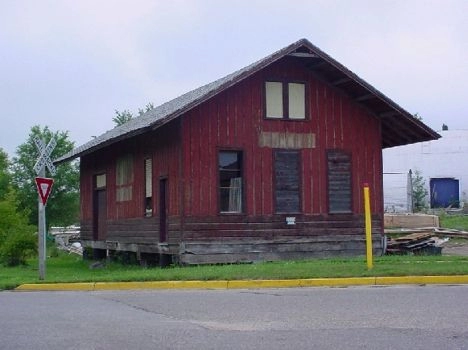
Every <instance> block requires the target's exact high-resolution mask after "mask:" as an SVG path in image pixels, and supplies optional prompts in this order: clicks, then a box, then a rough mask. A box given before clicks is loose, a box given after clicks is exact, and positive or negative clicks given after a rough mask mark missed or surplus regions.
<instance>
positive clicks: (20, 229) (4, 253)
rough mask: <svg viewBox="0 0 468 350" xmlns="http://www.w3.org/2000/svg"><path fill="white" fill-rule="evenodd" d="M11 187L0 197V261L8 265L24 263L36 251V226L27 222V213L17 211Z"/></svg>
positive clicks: (15, 199)
mask: <svg viewBox="0 0 468 350" xmlns="http://www.w3.org/2000/svg"><path fill="white" fill-rule="evenodd" d="M18 205H19V203H18V201H17V198H16V194H15V192H14V191H13V189H11V188H10V189H9V190H8V192H7V193H6V194H5V196H4V197H3V198H2V199H0V218H1V219H0V262H1V263H2V264H4V265H8V266H16V265H20V264H25V263H26V258H27V257H29V256H33V255H35V254H36V252H37V236H35V235H34V232H35V231H36V228H35V227H34V226H31V225H29V224H28V213H27V212H26V211H18Z"/></svg>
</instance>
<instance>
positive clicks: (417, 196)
mask: <svg viewBox="0 0 468 350" xmlns="http://www.w3.org/2000/svg"><path fill="white" fill-rule="evenodd" d="M412 187H413V209H414V210H415V211H417V212H418V211H423V210H424V209H426V208H427V195H428V192H427V189H426V181H425V180H424V177H423V176H422V174H421V172H420V171H419V170H416V171H415V172H414V173H413V177H412Z"/></svg>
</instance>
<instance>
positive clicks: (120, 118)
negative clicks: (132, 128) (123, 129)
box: [112, 102, 154, 127]
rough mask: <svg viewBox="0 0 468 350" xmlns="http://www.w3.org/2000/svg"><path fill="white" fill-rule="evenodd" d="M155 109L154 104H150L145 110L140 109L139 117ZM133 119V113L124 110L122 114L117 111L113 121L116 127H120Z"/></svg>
mask: <svg viewBox="0 0 468 350" xmlns="http://www.w3.org/2000/svg"><path fill="white" fill-rule="evenodd" d="M153 108H154V105H153V103H152V102H148V103H147V104H146V106H145V108H138V116H141V115H143V114H145V113H146V112H149V111H151V110H152V109H153ZM131 119H133V113H132V112H130V111H129V110H128V109H124V110H123V111H122V112H120V111H119V110H117V109H116V110H115V117H114V118H112V121H113V122H114V123H115V126H116V127H117V126H120V125H123V124H125V123H126V122H128V121H129V120H131Z"/></svg>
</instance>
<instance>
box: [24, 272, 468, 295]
mask: <svg viewBox="0 0 468 350" xmlns="http://www.w3.org/2000/svg"><path fill="white" fill-rule="evenodd" d="M398 284H468V275H457V276H395V277H344V278H310V279H294V280H232V281H225V280H221V281H147V282H87V283H38V284H33V283H28V284H22V285H20V286H18V287H17V288H16V290H18V291H94V290H132V289H133V290H137V289H252V288H294V287H337V286H361V285H398Z"/></svg>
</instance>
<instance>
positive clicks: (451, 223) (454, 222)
mask: <svg viewBox="0 0 468 350" xmlns="http://www.w3.org/2000/svg"><path fill="white" fill-rule="evenodd" d="M439 221H440V227H444V228H453V229H456V230H462V231H468V215H441V216H440V217H439Z"/></svg>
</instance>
